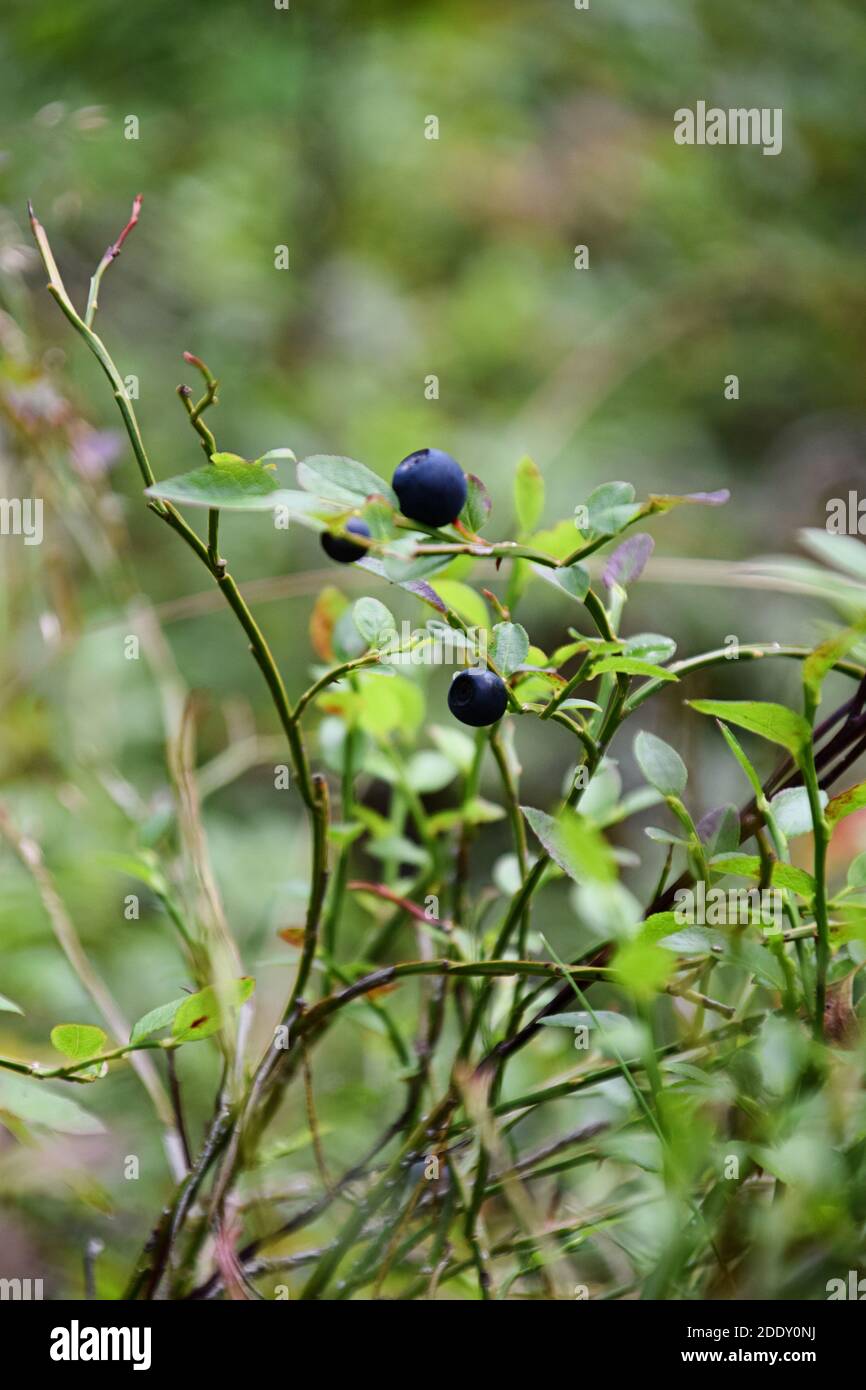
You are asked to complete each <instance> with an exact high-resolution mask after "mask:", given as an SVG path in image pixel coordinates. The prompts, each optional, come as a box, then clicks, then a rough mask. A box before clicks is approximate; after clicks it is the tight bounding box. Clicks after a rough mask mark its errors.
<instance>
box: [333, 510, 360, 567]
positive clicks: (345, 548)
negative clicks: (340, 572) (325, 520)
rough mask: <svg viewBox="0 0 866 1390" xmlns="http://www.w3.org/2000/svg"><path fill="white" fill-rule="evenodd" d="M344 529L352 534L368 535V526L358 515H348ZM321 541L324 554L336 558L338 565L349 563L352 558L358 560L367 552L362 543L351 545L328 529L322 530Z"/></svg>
mask: <svg viewBox="0 0 866 1390" xmlns="http://www.w3.org/2000/svg"><path fill="white" fill-rule="evenodd" d="M345 529H346V530H347V531H351V532H352V535H353V536H369V535H370V528H369V526H368V525H367V523H366V521H362V520H361V518H360V517H359V516H352V517H350V518H349V520H348V521H347V522H346V526H345ZM321 541H322V549H323V550H324V552H325V554H326V555H330V557H331V559H332V560H336V561H337V564H338V565H351V564H352V562H353V561H354V560H360V559H361V557H362V556H363V555H366V553H367V552H366V549H365V547H364V546H363V545H353V544H352V542H351V541H347V540H344V539H343V537H342V536H332V535H331V532H330V531H323V532H322V535H321Z"/></svg>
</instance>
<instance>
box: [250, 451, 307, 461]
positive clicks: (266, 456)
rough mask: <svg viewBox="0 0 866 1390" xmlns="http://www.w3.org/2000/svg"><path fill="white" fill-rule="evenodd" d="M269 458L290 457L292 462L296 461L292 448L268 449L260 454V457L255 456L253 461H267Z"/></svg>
mask: <svg viewBox="0 0 866 1390" xmlns="http://www.w3.org/2000/svg"><path fill="white" fill-rule="evenodd" d="M271 459H291V461H292V463H296V462H297V459H296V458H295V451H294V449H268V452H267V453H266V454H262V456H261V458H257V459H256V460H255V462H256V463H269V462H270V461H271Z"/></svg>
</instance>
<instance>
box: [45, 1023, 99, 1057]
mask: <svg viewBox="0 0 866 1390" xmlns="http://www.w3.org/2000/svg"><path fill="white" fill-rule="evenodd" d="M107 1042H108V1036H107V1034H106V1033H104V1032H103V1031H102V1029H101V1028H96V1027H94V1025H93V1024H92V1023H58V1024H57V1027H56V1028H52V1029H51V1045H52V1047H56V1048H57V1051H58V1052H60V1053H62V1054H63V1056H64V1057H68V1058H69V1060H70V1061H72V1062H84V1061H86V1060H87V1058H88V1057H95V1056H96V1054H97V1053H98V1052H101V1051H102V1049H103V1047H104V1046H105V1044H106V1043H107Z"/></svg>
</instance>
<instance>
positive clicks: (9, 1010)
mask: <svg viewBox="0 0 866 1390" xmlns="http://www.w3.org/2000/svg"><path fill="white" fill-rule="evenodd" d="M0 1013H6V1014H22V1015H23V1013H24V1010H23V1009H21V1008H19V1007H18V1005H17V1004H16V1003H15V1001H14V1000H13V999H7V998H6V995H5V994H0Z"/></svg>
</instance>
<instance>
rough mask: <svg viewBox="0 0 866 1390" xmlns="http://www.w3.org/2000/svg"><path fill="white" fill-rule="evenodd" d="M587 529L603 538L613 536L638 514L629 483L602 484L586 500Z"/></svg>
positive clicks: (637, 506) (639, 507)
mask: <svg viewBox="0 0 866 1390" xmlns="http://www.w3.org/2000/svg"><path fill="white" fill-rule="evenodd" d="M586 506H587V511H588V514H589V527H588V529H589V530H590V531H592V532H597V533H599V534H600V535H603V536H615V535H616V534H617V532H619V531H621V530H622V529H623V527H624V526H627V525H628V523H629V522H630V521H632V520H633V519H634V518H635V517H636V516H637V515H638V513H639V512H640V510H641V505H640V503H639V502H635V500H634V488H633V487H632V485H631V483H602V485H601V487H597V488H595V490H594V491H593V492H591V493H590V495H589V497H588V498H587V503H586Z"/></svg>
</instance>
